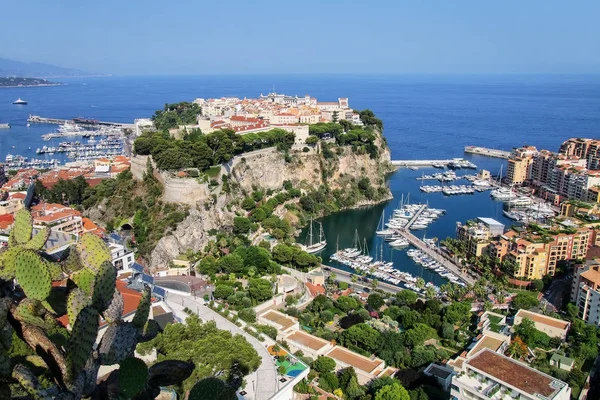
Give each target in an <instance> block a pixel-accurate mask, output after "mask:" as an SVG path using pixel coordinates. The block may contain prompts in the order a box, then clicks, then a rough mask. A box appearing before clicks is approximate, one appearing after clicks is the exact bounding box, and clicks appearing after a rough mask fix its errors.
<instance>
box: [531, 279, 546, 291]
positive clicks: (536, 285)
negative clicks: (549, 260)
mask: <svg viewBox="0 0 600 400" xmlns="http://www.w3.org/2000/svg"><path fill="white" fill-rule="evenodd" d="M533 287H534V288H535V290H537V291H538V292H539V291H541V290H542V289H544V281H543V280H541V279H536V280H535V281H533Z"/></svg>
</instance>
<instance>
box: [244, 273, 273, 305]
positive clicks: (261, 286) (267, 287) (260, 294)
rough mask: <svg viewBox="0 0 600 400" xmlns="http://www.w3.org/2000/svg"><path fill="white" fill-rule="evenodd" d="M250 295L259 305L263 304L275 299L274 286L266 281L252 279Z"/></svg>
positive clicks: (249, 288)
mask: <svg viewBox="0 0 600 400" xmlns="http://www.w3.org/2000/svg"><path fill="white" fill-rule="evenodd" d="M248 293H249V294H250V297H251V298H253V299H254V300H256V302H257V303H261V302H263V301H265V300H268V299H270V298H271V297H273V286H272V285H271V282H269V281H268V280H266V279H261V278H254V279H250V280H249V284H248Z"/></svg>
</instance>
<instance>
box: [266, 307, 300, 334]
mask: <svg viewBox="0 0 600 400" xmlns="http://www.w3.org/2000/svg"><path fill="white" fill-rule="evenodd" d="M261 317H263V318H265V319H268V320H269V321H271V322H275V323H276V324H277V325H279V326H281V327H282V328H283V330H286V329H288V328H291V327H292V326H294V324H296V320H294V319H292V318H290V317H288V316H287V315H285V314H282V313H280V312H279V311H275V310H270V311H268V312H266V313H264V314H263V315H261Z"/></svg>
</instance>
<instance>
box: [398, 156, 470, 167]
mask: <svg viewBox="0 0 600 400" xmlns="http://www.w3.org/2000/svg"><path fill="white" fill-rule="evenodd" d="M390 163H391V164H392V165H393V166H396V167H408V168H410V167H437V168H445V167H448V168H450V169H462V168H465V169H477V166H476V165H475V164H473V163H472V162H471V161H469V160H465V159H464V158H453V159H451V160H392V161H390Z"/></svg>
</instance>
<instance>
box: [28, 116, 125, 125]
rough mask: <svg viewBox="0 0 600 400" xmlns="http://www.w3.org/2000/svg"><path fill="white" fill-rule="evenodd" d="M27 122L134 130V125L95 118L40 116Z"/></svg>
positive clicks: (31, 117)
mask: <svg viewBox="0 0 600 400" xmlns="http://www.w3.org/2000/svg"><path fill="white" fill-rule="evenodd" d="M27 122H28V123H30V124H53V125H65V124H77V125H84V126H114V127H118V128H132V127H133V124H124V123H122V122H109V121H99V120H97V119H93V118H82V117H78V118H72V119H60V118H45V117H40V116H39V115H29V117H28V118H27Z"/></svg>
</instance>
